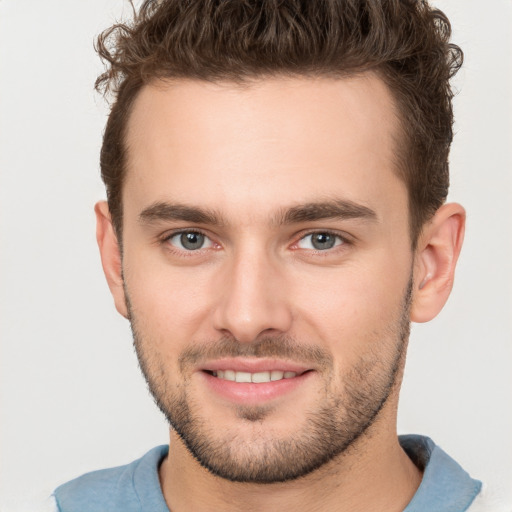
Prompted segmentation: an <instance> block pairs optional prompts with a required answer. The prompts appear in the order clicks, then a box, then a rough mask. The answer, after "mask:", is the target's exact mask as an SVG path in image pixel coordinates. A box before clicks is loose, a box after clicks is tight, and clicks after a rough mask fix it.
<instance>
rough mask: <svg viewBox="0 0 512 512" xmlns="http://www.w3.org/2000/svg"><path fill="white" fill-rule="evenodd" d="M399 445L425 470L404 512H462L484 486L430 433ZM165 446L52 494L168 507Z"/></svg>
mask: <svg viewBox="0 0 512 512" xmlns="http://www.w3.org/2000/svg"><path fill="white" fill-rule="evenodd" d="M399 439H400V444H401V445H402V448H403V449H404V450H405V452H406V453H407V454H408V455H409V457H410V458H411V460H412V461H413V462H414V463H415V464H416V466H418V467H419V468H420V469H422V470H423V471H424V473H423V479H422V481H421V484H420V486H419V488H418V490H417V491H416V494H415V495H414V497H413V498H412V500H411V501H410V503H409V505H407V507H406V508H405V510H404V512H434V511H435V512H464V511H465V510H467V508H468V507H469V506H470V505H471V503H472V502H473V500H474V499H475V497H476V496H477V494H478V493H479V492H480V489H481V487H482V484H481V482H479V481H478V480H473V479H472V478H471V477H470V476H469V475H468V474H467V473H466V472H465V471H464V470H463V469H462V468H461V467H460V466H459V464H457V463H456V462H455V461H454V460H453V459H452V458H451V457H449V456H448V455H447V454H446V453H445V452H444V451H443V450H441V448H439V447H438V446H436V445H435V444H434V442H433V441H432V440H431V439H429V438H428V437H422V436H416V435H408V436H400V438H399ZM168 450H169V447H168V446H167V445H164V446H157V447H156V448H153V449H152V450H151V451H149V452H148V453H146V455H144V456H143V457H142V458H140V459H138V460H136V461H134V462H132V463H131V464H128V465H126V466H120V467H117V468H111V469H103V470H100V471H94V472H92V473H87V474H85V475H83V476H81V477H79V478H76V479H75V480H71V481H70V482H68V483H66V484H64V485H61V486H60V487H58V488H57V489H56V490H55V493H54V496H55V499H56V502H57V507H58V510H59V512H107V511H108V512H169V509H168V508H167V505H166V503H165V500H164V497H163V494H162V490H161V488H160V482H159V479H158V467H159V466H160V463H161V462H162V460H163V459H164V458H165V456H166V455H167V453H168Z"/></svg>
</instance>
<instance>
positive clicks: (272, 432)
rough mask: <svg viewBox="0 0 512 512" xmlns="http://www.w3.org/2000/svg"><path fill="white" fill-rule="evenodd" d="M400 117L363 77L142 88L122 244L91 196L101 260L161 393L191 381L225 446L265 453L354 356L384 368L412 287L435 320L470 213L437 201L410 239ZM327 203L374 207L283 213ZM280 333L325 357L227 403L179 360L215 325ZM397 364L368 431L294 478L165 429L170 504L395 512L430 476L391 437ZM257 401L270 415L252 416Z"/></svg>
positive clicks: (227, 331) (131, 132)
mask: <svg viewBox="0 0 512 512" xmlns="http://www.w3.org/2000/svg"><path fill="white" fill-rule="evenodd" d="M397 126H398V125H397V120H396V113H395V109H394V105H393V101H392V98H391V95H390V93H389V91H388V90H387V88H386V87H385V85H384V84H383V83H382V81H381V80H380V79H379V78H378V77H376V76H375V75H370V74H368V75H366V76H361V77H358V78H350V79H340V80H332V79H324V78H322V79H311V78H272V79H264V80H260V81H256V82H254V83H251V84H249V85H246V86H244V87H240V86H236V85H233V84H229V83H217V84H211V83H204V82H196V81H180V82H174V83H172V84H162V83H159V84H158V85H149V86H145V87H144V88H143V90H142V91H141V93H140V95H139V97H138V98H137V100H136V102H135V105H134V109H133V112H132V113H131V116H130V120H129V125H128V134H127V144H128V147H129V155H128V169H127V177H126V182H125V185H124V189H123V207H124V210H123V212H124V220H123V257H122V259H121V253H120V248H119V246H118V244H117V239H116V237H115V233H114V230H113V227H112V223H111V220H110V216H109V213H108V207H107V205H106V203H105V202H100V203H98V204H97V205H96V214H97V220H98V224H97V226H98V227H97V238H98V243H99V246H100V251H101V255H102V263H103V267H104V271H105V274H106V277H107V281H108V283H109V286H110V289H111V291H112V294H113V297H114V301H115V304H116V307H117V309H118V311H119V312H120V313H121V314H122V315H123V316H125V317H127V318H128V317H130V316H131V319H132V322H133V323H134V324H135V329H136V331H138V333H139V335H140V340H139V342H140V345H141V346H140V347H139V350H140V351H141V352H143V358H145V360H146V363H147V364H148V366H150V367H151V372H152V374H153V377H154V381H155V383H157V384H158V385H159V386H160V391H161V392H163V393H167V394H172V393H175V394H177V393H179V392H180V390H181V391H183V388H184V387H186V390H187V396H188V399H189V400H191V403H192V409H193V412H194V414H195V415H196V417H197V418H198V419H200V420H202V421H204V423H206V424H208V425H209V427H210V428H209V430H208V436H210V437H212V439H213V440H214V441H218V442H219V443H223V442H224V443H225V442H232V440H233V438H234V437H236V438H237V440H238V441H239V444H238V445H237V448H238V450H242V451H241V452H240V453H241V454H240V457H241V458H242V459H243V458H244V457H246V458H247V460H251V457H255V458H257V457H258V455H259V454H260V452H261V450H263V448H264V446H265V444H266V443H268V442H271V441H272V439H275V438H279V439H292V438H294V437H295V436H299V435H300V434H301V433H302V432H303V430H304V429H305V428H306V423H305V418H306V416H307V415H308V414H311V413H315V412H316V411H317V408H318V404H319V403H322V401H325V400H326V396H327V395H326V393H327V391H326V390H328V391H330V392H332V393H334V394H336V396H344V393H346V391H347V376H348V375H350V372H351V370H353V369H354V368H357V365H358V363H359V362H360V361H361V360H362V359H365V358H366V359H368V358H369V357H373V358H374V359H375V361H383V363H382V364H381V365H380V363H379V365H377V366H378V368H377V370H375V373H376V374H377V375H378V376H383V375H385V374H386V372H387V373H388V374H389V371H390V364H389V361H390V359H392V357H393V354H396V352H397V348H398V347H399V345H400V339H399V333H398V331H399V329H398V325H399V323H400V319H401V316H402V315H403V314H404V294H405V291H406V290H407V288H408V285H409V284H411V285H412V298H411V303H410V305H409V307H408V308H407V310H406V314H407V317H408V318H410V319H411V320H412V321H419V322H423V321H428V320H430V319H432V318H433V317H434V316H436V315H437V313H438V312H439V311H440V310H441V308H442V307H443V305H444V303H445V302H446V300H447V298H448V295H449V293H450V290H451V287H452V284H453V275H454V269H455V264H456V261H457V257H458V254H459V252H460V248H461V244H462V239H463V232H464V219H465V214H464V210H463V208H462V207H461V206H460V205H457V204H447V205H444V206H442V207H441V208H440V209H439V210H438V212H437V213H436V215H435V216H434V218H433V219H432V220H431V221H430V222H429V223H428V224H427V225H426V226H425V227H424V229H423V231H422V233H421V236H420V238H419V240H418V244H417V248H416V250H415V252H412V251H411V240H410V238H409V226H408V214H407V212H408V206H407V204H408V203H407V190H406V187H405V185H404V183H403V182H402V181H401V180H400V179H399V178H398V177H397V175H396V173H395V167H394V159H393V157H394V154H395V145H394V142H393V141H394V138H395V137H397V136H398V135H399V134H398V133H397V129H398V128H397ZM326 201H327V202H329V201H330V202H332V201H344V202H345V203H347V202H348V203H349V204H350V205H352V206H353V205H356V206H357V207H358V208H359V209H360V210H361V208H363V209H366V210H368V211H371V212H372V214H371V215H369V216H368V215H361V214H360V213H361V212H360V211H359V214H358V215H356V216H355V217H353V218H352V217H351V216H347V215H345V216H344V217H339V218H323V219H313V220H307V219H305V220H304V219H303V220H300V219H294V222H291V223H283V222H279V219H281V217H283V212H286V211H289V210H290V209H292V208H298V207H301V206H303V205H305V204H311V203H318V202H323V203H325V202H326ZM157 203H160V204H161V203H164V204H167V205H169V204H173V205H175V204H177V203H179V204H180V205H182V206H183V205H185V206H188V207H194V208H197V207H200V208H202V209H206V210H208V211H209V212H215V213H216V215H217V217H221V221H220V222H215V223H212V222H205V219H199V220H198V219H195V220H194V221H191V220H186V221H185V220H177V219H172V218H169V215H166V216H162V214H161V210H160V213H158V214H155V215H153V216H152V215H144V212H146V213H147V212H148V211H149V212H150V213H151V212H153V213H155V211H156V210H155V209H154V208H153V210H151V208H152V207H154V205H155V204H157ZM366 210H365V211H366ZM141 214H142V216H141ZM210 220H212V219H210ZM217 220H219V219H217ZM281 220H282V219H281ZM179 230H189V231H190V230H191V231H194V230H200V231H201V232H203V233H204V234H205V235H206V236H207V237H208V243H207V245H206V246H205V247H203V248H201V249H200V250H197V251H187V250H185V249H184V248H183V247H182V246H180V244H179V237H174V238H170V237H171V235H173V234H174V233H175V232H176V231H179ZM312 230H313V231H320V232H331V233H333V234H336V235H337V236H340V237H342V238H339V239H338V238H337V239H336V240H337V245H336V246H335V247H333V248H332V249H329V250H322V251H319V250H314V249H313V248H312V246H311V245H310V242H311V238H310V237H309V234H310V233H311V231H312ZM128 299H129V305H130V308H129V307H128ZM283 337H286V339H291V340H296V341H297V343H298V345H300V346H307V347H309V348H312V349H314V348H317V349H320V350H321V351H322V352H323V353H325V354H328V355H329V357H330V358H331V360H332V367H330V371H329V372H327V371H324V370H322V369H321V368H317V367H313V365H312V363H311V361H308V360H305V359H307V358H305V357H303V358H302V360H299V362H300V363H301V364H304V365H305V366H306V367H308V368H311V369H312V371H311V372H310V376H309V378H308V379H305V380H304V382H302V383H300V384H299V385H298V386H297V387H296V388H294V389H292V390H291V391H290V392H287V393H284V394H281V395H279V396H277V397H274V398H271V399H269V400H263V399H261V397H256V399H254V397H252V398H251V397H248V398H246V399H242V401H241V402H240V401H239V402H237V403H234V402H233V401H232V400H230V399H226V398H225V397H219V395H218V394H217V393H216V392H215V391H212V389H211V387H210V386H209V385H207V384H206V383H205V379H204V373H202V372H201V371H196V370H197V368H196V369H194V367H193V365H191V366H185V367H180V361H179V358H180V355H183V353H184V352H185V351H187V350H190V349H194V348H197V347H204V346H207V345H208V344H211V346H214V347H215V346H217V345H218V343H219V342H220V340H222V339H231V340H235V341H236V343H237V344H240V345H243V346H245V347H251V346H253V345H255V344H256V343H257V342H258V340H261V339H264V338H266V339H273V340H279V339H282V338H283ZM205 344H206V345H205ZM289 359H293V357H289ZM295 362H297V361H295ZM308 364H309V366H308ZM403 364H404V358H403V357H402V358H401V359H400V361H399V371H398V373H397V375H396V379H395V381H394V384H393V386H392V389H391V392H390V395H389V398H388V399H387V401H386V402H385V404H384V406H383V407H382V408H381V409H380V410H379V411H378V415H377V417H376V418H375V420H374V421H373V422H372V423H371V425H370V426H369V427H368V429H367V430H366V431H365V432H364V434H362V435H360V436H359V437H358V438H357V439H356V440H355V441H354V442H353V443H352V445H351V446H350V448H349V449H347V450H346V451H344V452H343V453H341V454H339V455H338V456H336V457H335V458H334V459H332V460H331V461H330V462H328V463H326V464H324V465H323V466H321V467H320V468H319V469H317V470H315V471H313V472H311V473H309V474H308V475H307V476H305V477H302V478H300V479H298V480H290V481H287V482H282V483H273V484H265V485H264V486H263V487H262V485H263V484H257V483H240V482H231V481H229V480H227V479H225V478H220V477H218V476H215V475H213V474H212V473H211V472H209V471H208V470H206V469H205V468H203V467H202V466H201V465H200V464H199V463H198V462H197V460H196V459H195V458H194V457H193V456H192V455H191V453H190V452H189V450H188V449H187V447H186V446H185V444H184V443H183V441H182V440H181V438H180V437H179V436H178V435H177V434H176V432H175V431H174V430H172V429H171V434H170V436H171V442H170V453H169V457H168V458H167V459H166V460H165V461H164V462H163V464H162V466H161V468H160V481H161V485H162V490H163V494H164V497H165V499H166V501H167V503H168V505H169V508H170V509H171V510H173V512H180V511H185V510H187V511H209V510H212V511H213V510H219V509H220V510H225V511H230V510H240V511H241V510H244V511H247V510H264V509H268V510H293V511H301V510H308V511H311V510H351V511H357V510H382V511H399V510H403V509H404V508H405V506H406V505H407V503H408V502H409V501H410V499H411V498H412V496H413V495H414V493H415V491H416V489H417V487H418V485H419V483H420V480H421V472H420V471H419V470H418V469H417V468H416V467H415V466H414V465H413V464H412V462H411V461H410V460H409V458H408V457H407V456H406V455H405V453H404V452H403V451H402V449H401V448H400V446H399V444H398V440H397V435H396V411H397V405H398V392H399V386H400V381H401V375H402V371H403ZM373 378H374V376H373V374H371V375H370V374H369V375H368V379H373ZM375 378H376V377H375ZM379 378H380V377H379ZM382 378H383V377H382ZM372 382H373V381H372ZM185 383H186V386H184V384H185ZM244 400H245V402H244ZM198 404H200V405H198ZM251 407H252V409H251V410H255V409H256V410H257V412H259V413H263V412H264V413H265V414H264V415H260V417H259V419H257V420H254V418H253V420H250V419H249V416H248V414H246V413H248V411H249V410H250V408H251ZM241 411H242V412H241ZM339 415H340V421H341V420H346V418H343V413H342V412H341V413H339ZM257 439H259V440H260V441H261V440H263V441H261V442H260V443H258V442H257V441H256V440H257Z"/></svg>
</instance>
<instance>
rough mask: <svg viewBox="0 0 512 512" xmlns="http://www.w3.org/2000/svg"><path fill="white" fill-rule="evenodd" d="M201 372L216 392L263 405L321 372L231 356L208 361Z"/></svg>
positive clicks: (286, 364)
mask: <svg viewBox="0 0 512 512" xmlns="http://www.w3.org/2000/svg"><path fill="white" fill-rule="evenodd" d="M205 366H206V367H203V368H201V371H200V372H199V374H200V375H202V377H203V382H204V383H205V384H206V385H207V387H208V389H209V390H210V391H211V392H213V393H214V395H216V396H219V397H222V398H223V399H224V400H226V399H227V400H228V402H231V403H233V402H234V403H237V404H239V405H241V404H245V405H249V404H253V405H255V404H263V403H266V402H268V401H271V400H274V399H277V398H280V397H285V396H287V395H289V394H290V393H293V392H296V391H297V390H298V389H299V388H300V387H302V386H303V385H304V383H305V382H306V381H308V380H309V379H310V378H311V377H313V376H314V375H315V374H316V373H317V372H316V371H315V370H314V369H312V368H307V367H305V366H301V365H299V364H294V363H290V362H283V361H277V360H257V359H229V360H219V361H215V362H211V363H207V364H206V365H205Z"/></svg>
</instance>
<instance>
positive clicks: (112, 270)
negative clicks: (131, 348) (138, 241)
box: [94, 201, 128, 318]
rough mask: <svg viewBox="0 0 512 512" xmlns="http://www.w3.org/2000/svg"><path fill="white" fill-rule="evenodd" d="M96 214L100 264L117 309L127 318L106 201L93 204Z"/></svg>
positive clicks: (118, 255) (117, 258)
mask: <svg viewBox="0 0 512 512" xmlns="http://www.w3.org/2000/svg"><path fill="white" fill-rule="evenodd" d="M94 212H95V214H96V240H97V242H98V247H99V249H100V256H101V264H102V266H103V272H104V273H105V277H106V279H107V283H108V287H109V288H110V292H111V293H112V297H113V298H114V303H115V305H116V309H117V311H118V312H119V313H120V314H121V315H123V316H124V317H125V318H128V308H127V307H126V298H125V294H124V286H123V285H124V283H123V273H122V261H121V249H120V247H119V243H118V240H117V236H116V233H115V230H114V226H113V225H112V219H111V216H110V212H109V209H108V204H107V202H106V201H99V202H98V203H96V205H95V206H94Z"/></svg>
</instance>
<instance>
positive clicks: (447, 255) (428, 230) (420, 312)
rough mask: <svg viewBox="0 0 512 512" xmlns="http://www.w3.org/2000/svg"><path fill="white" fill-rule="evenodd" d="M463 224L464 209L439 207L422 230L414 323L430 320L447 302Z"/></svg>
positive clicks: (416, 262) (414, 303)
mask: <svg viewBox="0 0 512 512" xmlns="http://www.w3.org/2000/svg"><path fill="white" fill-rule="evenodd" d="M465 224H466V212H465V210H464V208H463V207H462V206H461V205H460V204H456V203H450V204H445V205H443V206H441V208H439V210H437V212H436V214H435V215H434V217H433V218H432V220H431V221H430V222H429V223H428V224H427V225H426V226H425V227H424V228H423V230H422V232H421V235H420V237H419V239H418V245H417V248H416V253H415V261H414V290H413V299H412V306H411V320H412V321H413V322H428V321H429V320H432V319H433V318H434V317H435V316H437V314H438V313H439V312H440V311H441V309H443V306H444V305H445V303H446V301H447V300H448V297H449V295H450V292H451V290H452V287H453V280H454V275H455V266H456V264H457V259H458V257H459V254H460V250H461V247H462V242H463V240H464V229H465Z"/></svg>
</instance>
